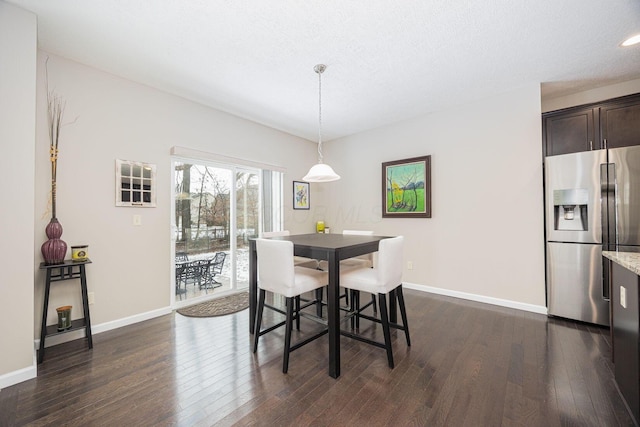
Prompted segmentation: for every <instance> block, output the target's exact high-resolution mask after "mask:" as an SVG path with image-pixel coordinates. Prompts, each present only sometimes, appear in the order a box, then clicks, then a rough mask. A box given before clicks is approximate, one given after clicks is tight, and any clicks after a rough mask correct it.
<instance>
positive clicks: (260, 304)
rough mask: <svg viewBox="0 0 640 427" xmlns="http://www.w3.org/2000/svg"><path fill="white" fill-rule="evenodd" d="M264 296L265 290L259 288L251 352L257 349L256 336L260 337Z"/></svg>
mask: <svg viewBox="0 0 640 427" xmlns="http://www.w3.org/2000/svg"><path fill="white" fill-rule="evenodd" d="M264 296H265V290H264V289H260V295H259V297H258V311H257V313H256V326H255V329H254V335H253V352H254V353H255V352H256V350H258V338H260V326H261V325H262V312H263V311H264Z"/></svg>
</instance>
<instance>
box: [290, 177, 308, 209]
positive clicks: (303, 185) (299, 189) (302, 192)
mask: <svg viewBox="0 0 640 427" xmlns="http://www.w3.org/2000/svg"><path fill="white" fill-rule="evenodd" d="M309 197H310V194H309V183H308V182H304V181H293V209H304V210H308V209H309V207H310V206H311V204H310V199H309Z"/></svg>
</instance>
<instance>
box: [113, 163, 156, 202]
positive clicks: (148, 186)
mask: <svg viewBox="0 0 640 427" xmlns="http://www.w3.org/2000/svg"><path fill="white" fill-rule="evenodd" d="M155 180H156V165H154V164H151V163H143V162H132V161H129V160H120V159H116V206H137V207H150V208H155V207H156V183H155Z"/></svg>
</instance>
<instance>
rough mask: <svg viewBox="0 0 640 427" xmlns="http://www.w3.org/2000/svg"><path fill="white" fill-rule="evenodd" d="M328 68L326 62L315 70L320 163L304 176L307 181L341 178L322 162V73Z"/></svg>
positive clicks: (329, 180) (328, 180) (325, 180)
mask: <svg viewBox="0 0 640 427" xmlns="http://www.w3.org/2000/svg"><path fill="white" fill-rule="evenodd" d="M326 69H327V66H326V65H324V64H318V65H316V66H315V67H313V70H314V71H315V72H316V73H318V163H317V164H315V165H313V166H312V167H311V169H309V172H308V173H307V174H306V175H305V176H304V177H303V178H302V179H303V180H304V181H307V182H331V181H337V180H339V179H340V175H338V174H337V173H335V172H334V170H333V168H332V167H331V166H329V165H328V164H326V163H323V162H322V160H323V159H322V73H323V72H324V70H326Z"/></svg>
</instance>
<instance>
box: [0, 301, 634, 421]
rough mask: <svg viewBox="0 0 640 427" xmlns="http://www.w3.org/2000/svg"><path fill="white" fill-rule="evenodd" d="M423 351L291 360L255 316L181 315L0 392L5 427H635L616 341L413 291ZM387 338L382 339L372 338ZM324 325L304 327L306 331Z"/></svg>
mask: <svg viewBox="0 0 640 427" xmlns="http://www.w3.org/2000/svg"><path fill="white" fill-rule="evenodd" d="M405 294H406V300H407V305H408V311H409V325H410V327H411V335H412V343H413V345H412V346H411V347H410V348H407V346H406V343H405V341H404V336H403V334H402V332H401V331H394V332H393V339H394V356H395V359H396V367H395V369H393V370H390V369H389V368H388V367H387V362H386V357H385V353H384V350H382V349H379V348H376V347H372V346H370V345H367V344H364V343H361V342H358V341H354V340H350V339H348V338H343V339H342V376H341V377H340V378H339V379H338V380H334V379H332V378H330V377H329V376H328V375H327V351H326V345H327V337H326V336H324V337H323V338H321V339H320V340H317V341H315V342H313V343H311V344H309V345H307V346H305V347H302V348H301V349H299V350H297V351H295V352H294V353H292V355H291V362H290V365H289V373H288V374H286V375H284V374H282V372H281V369H282V334H281V333H280V332H273V333H271V334H268V335H266V336H264V337H263V338H261V342H260V348H259V350H258V353H257V354H255V355H254V354H253V353H251V351H250V338H249V333H248V329H249V328H248V325H247V322H248V312H247V310H245V311H243V312H241V313H237V314H234V315H229V316H224V317H218V318H204V319H202V318H187V317H183V316H181V315H179V314H171V315H167V316H163V317H160V318H156V319H153V320H149V321H146V322H142V323H139V324H136V325H132V326H128V327H124V328H120V329H118V330H114V331H110V332H105V333H102V334H98V335H95V336H94V349H93V350H86V349H85V347H84V342H83V340H80V341H75V342H72V343H67V344H63V345H59V346H56V347H52V348H50V349H47V352H46V355H45V361H44V363H43V364H42V365H40V367H39V374H38V378H36V379H33V380H29V381H26V382H23V383H21V384H17V385H15V386H12V387H8V388H5V389H3V390H2V391H1V392H0V426H14V425H15V426H22V425H56V426H58V425H65V426H93V425H97V426H103V425H104V426H116V425H124V426H158V425H180V426H212V425H221V426H224V425H264V426H276V425H278V426H283V425H296V426H304V425H314V426H325V425H326V426H329V425H355V426H363V425H364V426H377V425H393V426H403V425H416V426H426V425H428V426H440V425H446V426H500V425H505V426H510V425H526V426H573V425H575V426H627V425H632V420H631V418H630V417H629V415H628V413H627V410H626V408H625V406H624V404H623V402H622V400H621V398H620V397H619V395H618V392H617V390H616V386H615V382H614V379H613V374H612V364H611V361H610V352H611V349H610V343H609V338H608V330H607V329H603V328H598V327H593V326H588V325H584V324H578V323H573V322H568V321H564V320H557V319H548V318H547V317H546V316H542V315H536V314H532V313H527V312H521V311H517V310H511V309H506V308H501V307H495V306H490V305H483V304H479V303H474V302H469V301H463V300H457V299H453V298H447V297H442V296H435V295H429V294H424V293H420V292H415V291H411V290H405ZM362 326H363V329H369V330H370V331H369V332H370V333H372V334H373V333H376V334H377V335H378V336H381V333H379V332H378V331H377V329H376V330H375V332H374V330H373V328H370V327H366V325H364V323H363V325H362ZM317 327H318V325H317V324H316V323H313V322H311V321H309V320H303V323H302V329H303V330H307V331H309V330H311V329H313V328H317Z"/></svg>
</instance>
